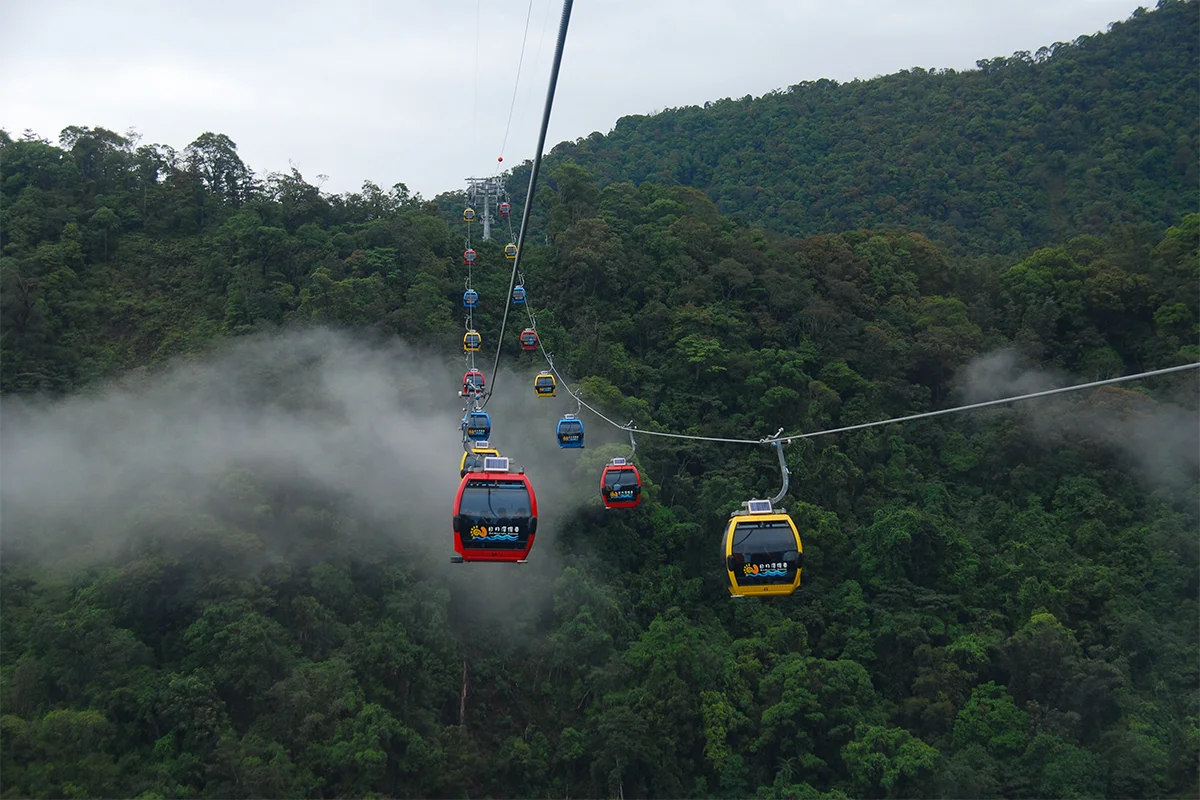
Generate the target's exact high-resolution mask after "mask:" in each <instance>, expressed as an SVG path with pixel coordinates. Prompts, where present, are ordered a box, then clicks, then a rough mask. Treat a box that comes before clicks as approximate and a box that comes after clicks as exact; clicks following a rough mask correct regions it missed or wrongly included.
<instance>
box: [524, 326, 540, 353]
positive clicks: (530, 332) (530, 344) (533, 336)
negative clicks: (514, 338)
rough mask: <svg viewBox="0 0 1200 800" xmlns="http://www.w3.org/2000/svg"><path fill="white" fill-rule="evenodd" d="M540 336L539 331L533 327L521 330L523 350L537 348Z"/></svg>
mask: <svg viewBox="0 0 1200 800" xmlns="http://www.w3.org/2000/svg"><path fill="white" fill-rule="evenodd" d="M537 346H538V338H537V331H535V330H534V329H533V328H526V329H525V330H523V331H521V349H522V350H537Z"/></svg>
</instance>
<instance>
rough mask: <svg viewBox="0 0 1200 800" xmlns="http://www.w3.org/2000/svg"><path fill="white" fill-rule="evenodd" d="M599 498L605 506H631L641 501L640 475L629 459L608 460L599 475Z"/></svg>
mask: <svg viewBox="0 0 1200 800" xmlns="http://www.w3.org/2000/svg"><path fill="white" fill-rule="evenodd" d="M600 499H601V500H603V501H604V507H605V508H633V507H634V506H636V505H637V504H638V503H640V502H642V476H641V475H640V474H638V469H637V467H635V466H634V465H633V463H632V462H631V461H628V460H626V459H624V458H614V459H613V460H612V461H610V462H608V465H607V466H606V467H605V468H604V472H603V473H602V474H601V475H600Z"/></svg>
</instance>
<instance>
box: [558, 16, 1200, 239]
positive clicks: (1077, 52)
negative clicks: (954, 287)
mask: <svg viewBox="0 0 1200 800" xmlns="http://www.w3.org/2000/svg"><path fill="white" fill-rule="evenodd" d="M1198 64H1200V7H1198V6H1197V4H1196V2H1195V0H1188V2H1182V1H1181V0H1161V1H1160V2H1159V4H1158V10H1156V11H1153V12H1146V11H1144V10H1140V11H1138V12H1135V14H1134V15H1133V17H1132V18H1130V19H1129V20H1127V21H1125V22H1121V23H1115V24H1114V25H1112V26H1111V27H1110V29H1109V31H1108V32H1107V33H1104V34H1098V35H1094V36H1081V37H1079V38H1078V39H1076V40H1075V41H1073V42H1065V43H1064V42H1056V43H1054V44H1053V45H1050V46H1047V47H1042V48H1039V49H1038V50H1037V51H1036V52H1035V53H1028V52H1019V53H1014V54H1013V55H1012V56H1011V57H1009V58H993V59H985V60H981V61H979V62H978V66H979V69H978V70H971V71H968V72H958V71H955V70H952V69H932V70H927V69H923V68H921V67H914V68H913V69H911V70H906V71H904V72H900V73H898V74H895V75H888V76H884V77H878V78H874V79H871V80H856V81H852V82H850V83H843V84H839V83H837V82H836V81H832V80H818V81H805V82H803V83H800V84H797V85H794V86H790V87H788V88H787V89H786V90H780V91H776V92H772V93H770V94H767V95H764V96H762V97H760V98H757V99H753V98H751V97H750V96H746V97H744V98H741V99H729V98H726V99H724V100H720V101H717V102H714V103H705V105H704V107H703V108H700V107H697V106H688V107H684V108H676V109H668V110H666V111H663V112H661V113H658V114H653V115H648V116H633V117H624V118H622V119H621V120H619V121H618V122H617V124H616V127H615V128H614V129H613V130H612V131H611V132H610V133H609V134H608V135H601V134H599V133H594V134H592V135H591V136H589V137H586V138H583V139H580V140H578V141H576V142H573V143H563V144H561V145H559V146H558V147H557V148H555V150H554V153H553V155H552V156H551V160H552V161H556V160H557V161H574V162H576V163H579V164H581V165H583V166H584V167H586V168H587V169H589V170H591V171H593V172H594V173H596V175H597V176H599V177H600V178H601V179H602V180H603V182H605V183H608V182H618V181H632V182H633V183H634V184H640V183H642V182H643V181H651V182H654V183H658V184H661V185H675V184H678V185H682V186H692V187H695V188H698V189H701V190H703V191H704V192H705V193H707V194H708V195H709V197H711V198H712V200H713V202H715V203H716V204H717V207H718V208H719V209H720V210H721V212H723V213H725V214H729V215H731V216H732V217H733V218H734V219H736V220H739V221H745V222H752V223H755V224H760V225H763V226H765V227H767V228H771V229H773V230H778V231H782V232H784V233H789V234H793V235H801V236H810V235H813V234H818V233H837V232H841V231H844V230H851V229H854V228H860V227H871V228H877V227H892V226H896V227H901V228H906V229H909V230H918V231H921V232H922V233H924V234H925V235H926V236H929V237H930V238H931V239H933V240H934V241H936V242H938V243H939V244H942V245H944V246H946V247H948V248H949V249H950V250H951V251H953V252H957V253H972V252H989V253H1004V254H1019V255H1024V254H1026V253H1028V252H1029V251H1030V250H1032V249H1034V248H1037V247H1043V246H1046V245H1050V244H1054V243H1058V242H1062V241H1066V240H1067V239H1070V238H1072V237H1074V236H1077V235H1080V234H1101V233H1103V232H1105V231H1108V230H1110V229H1112V228H1113V226H1116V225H1129V224H1132V223H1136V224H1138V225H1146V226H1149V227H1152V228H1157V229H1159V230H1161V229H1163V228H1166V227H1168V226H1170V225H1171V224H1172V222H1173V221H1174V220H1175V219H1177V218H1178V216H1179V215H1180V214H1182V213H1187V212H1188V211H1195V210H1196V208H1197V207H1200V189H1198V188H1197V187H1198V186H1200V175H1198V173H1197V168H1196V158H1195V155H1196V153H1197V151H1198V150H1200V121H1198V119H1197V114H1196V109H1197V107H1198V106H1200V89H1198V87H1197V82H1196V70H1197V65H1198ZM715 68H719V66H715Z"/></svg>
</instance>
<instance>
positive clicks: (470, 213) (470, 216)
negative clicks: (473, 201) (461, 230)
mask: <svg viewBox="0 0 1200 800" xmlns="http://www.w3.org/2000/svg"><path fill="white" fill-rule="evenodd" d="M474 219H475V209H473V208H464V209H463V222H471V221H472V220H474Z"/></svg>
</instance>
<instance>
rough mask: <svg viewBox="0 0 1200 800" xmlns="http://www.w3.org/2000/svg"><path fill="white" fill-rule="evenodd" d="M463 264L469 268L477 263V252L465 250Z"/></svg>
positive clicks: (469, 249)
mask: <svg viewBox="0 0 1200 800" xmlns="http://www.w3.org/2000/svg"><path fill="white" fill-rule="evenodd" d="M463 263H464V264H466V265H467V266H468V267H469V266H471V265H472V264H474V263H475V251H474V250H472V249H471V248H469V247H468V248H467V249H466V250H463Z"/></svg>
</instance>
